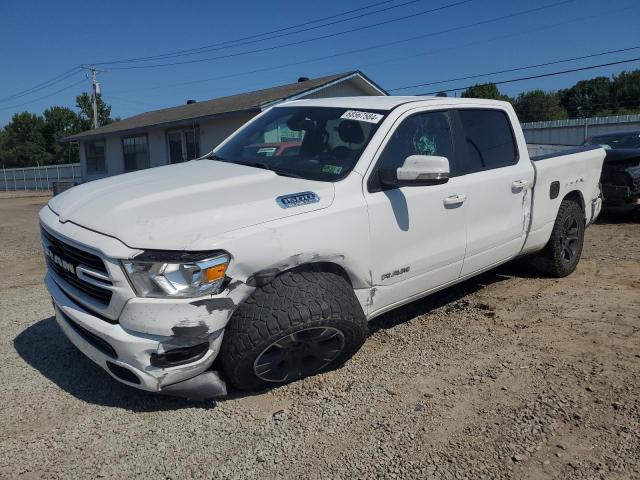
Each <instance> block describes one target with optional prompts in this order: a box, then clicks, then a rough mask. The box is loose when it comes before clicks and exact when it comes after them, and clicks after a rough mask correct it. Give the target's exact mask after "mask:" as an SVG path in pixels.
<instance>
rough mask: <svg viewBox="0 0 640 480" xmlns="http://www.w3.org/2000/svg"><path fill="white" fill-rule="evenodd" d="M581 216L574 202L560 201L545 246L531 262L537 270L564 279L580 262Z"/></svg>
mask: <svg viewBox="0 0 640 480" xmlns="http://www.w3.org/2000/svg"><path fill="white" fill-rule="evenodd" d="M584 230H585V225H584V212H583V211H582V207H581V206H580V204H578V203H577V202H576V201H574V200H563V201H562V203H561V204H560V209H559V210H558V216H557V217H556V221H555V224H554V226H553V230H552V232H551V237H550V238H549V242H548V243H547V245H546V246H545V247H544V249H543V250H542V251H541V252H539V253H537V254H535V255H534V256H533V257H532V258H531V263H532V264H533V266H534V267H536V268H537V269H538V270H540V271H542V272H543V273H546V274H547V275H551V276H553V277H559V278H560V277H566V276H567V275H569V274H571V273H572V272H573V271H574V270H575V269H576V266H577V265H578V262H579V261H580V256H581V255H582V247H583V245H584Z"/></svg>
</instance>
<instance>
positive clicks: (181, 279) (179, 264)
mask: <svg viewBox="0 0 640 480" xmlns="http://www.w3.org/2000/svg"><path fill="white" fill-rule="evenodd" d="M146 257H149V256H145V255H144V254H143V255H142V256H141V258H140V259H133V260H123V261H122V264H123V265H124V269H125V271H126V272H127V275H128V277H129V280H130V281H131V284H132V285H133V287H134V288H135V290H136V293H137V294H138V296H140V297H151V298H192V297H200V296H202V295H208V294H213V293H218V292H219V291H220V288H221V287H222V284H223V282H224V278H225V273H226V271H227V267H228V266H229V260H230V258H229V256H228V255H227V254H217V255H215V256H211V257H209V258H203V259H197V258H194V259H193V260H190V259H189V260H187V259H182V258H180V259H178V258H176V257H175V254H174V252H168V254H167V255H166V258H167V260H166V261H164V260H162V257H163V255H162V253H154V255H151V257H152V258H149V260H147V258H146ZM172 257H173V258H172Z"/></svg>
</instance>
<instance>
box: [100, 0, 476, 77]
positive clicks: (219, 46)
mask: <svg viewBox="0 0 640 480" xmlns="http://www.w3.org/2000/svg"><path fill="white" fill-rule="evenodd" d="M390 1H396V0H389V1H385V2H379V3H377V4H373V5H370V6H368V7H362V8H358V9H355V10H351V11H349V12H343V13H341V14H336V15H332V16H331V17H326V18H324V19H321V20H314V21H310V22H305V23H302V24H300V25H295V26H291V27H286V28H281V29H279V30H274V31H272V32H267V33H262V34H256V35H250V36H248V37H244V38H240V39H236V40H228V41H226V42H219V43H212V44H209V45H203V46H202V47H196V48H190V49H186V50H178V51H175V52H170V53H164V54H158V55H152V56H148V57H136V58H129V59H124V60H112V61H108V62H99V63H97V65H114V64H120V63H138V62H146V61H152V60H164V59H167V58H176V57H183V56H190V55H198V54H201V53H206V52H211V51H216V50H223V49H225V48H235V47H240V46H243V45H250V44H253V43H258V42H264V41H267V40H273V39H274V38H281V37H286V36H289V35H295V34H297V33H301V32H308V31H310V30H317V29H319V28H324V27H328V26H331V25H337V24H339V23H344V22H348V21H351V20H356V19H358V18H363V17H367V16H370V15H375V14H377V13H381V12H386V11H389V10H394V9H396V8H401V7H405V6H407V5H411V4H413V3H418V2H422V1H424V0H409V1H407V2H404V3H400V4H398V5H392V6H389V7H385V8H381V9H378V10H374V11H371V12H366V13H361V14H359V15H355V16H352V17H349V18H343V19H340V20H334V21H332V22H328V23H323V24H322V25H316V26H312V27H307V28H304V29H300V30H295V31H293V32H286V33H279V32H283V31H285V30H292V29H294V28H298V27H300V26H305V25H309V24H312V23H317V22H319V21H323V20H327V19H329V18H335V17H339V16H342V15H347V14H349V13H352V12H355V11H360V10H365V9H368V8H372V7H374V6H377V5H380V4H384V3H390ZM469 1H471V0H469ZM273 33H275V35H271V34H273ZM265 35H271V36H265ZM243 40H244V41H243Z"/></svg>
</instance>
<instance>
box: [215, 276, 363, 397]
mask: <svg viewBox="0 0 640 480" xmlns="http://www.w3.org/2000/svg"><path fill="white" fill-rule="evenodd" d="M367 334H368V326H367V320H366V318H365V316H364V313H363V311H362V308H361V306H360V304H359V302H358V300H357V298H356V296H355V295H354V293H353V288H352V287H351V285H349V283H348V282H347V281H346V280H345V279H344V278H342V277H341V276H339V275H336V274H333V273H328V272H316V271H297V272H293V271H292V272H285V273H283V274H282V275H280V276H278V277H276V278H275V279H274V280H273V281H272V282H271V283H269V284H268V285H265V286H263V287H260V288H258V289H256V290H255V291H254V292H253V294H252V295H251V296H250V297H249V298H248V299H247V300H246V301H245V302H244V303H243V304H242V305H241V306H240V307H238V309H237V310H236V311H235V312H234V314H233V317H232V318H231V320H230V322H229V325H228V326H227V328H226V329H225V334H224V339H223V342H222V350H221V361H222V368H223V370H224V373H225V378H226V380H227V381H229V383H230V384H231V385H233V386H235V387H236V388H238V389H240V390H259V389H262V388H266V387H269V386H275V385H278V384H284V383H288V382H291V381H294V380H298V379H300V378H304V377H307V376H309V375H313V374H315V373H318V372H321V371H325V370H329V369H331V368H335V367H337V366H339V365H341V364H342V363H344V362H345V361H347V360H348V359H349V358H351V356H352V355H353V354H354V353H355V352H357V351H358V349H359V348H360V347H361V346H362V344H363V343H364V341H365V339H366V337H367Z"/></svg>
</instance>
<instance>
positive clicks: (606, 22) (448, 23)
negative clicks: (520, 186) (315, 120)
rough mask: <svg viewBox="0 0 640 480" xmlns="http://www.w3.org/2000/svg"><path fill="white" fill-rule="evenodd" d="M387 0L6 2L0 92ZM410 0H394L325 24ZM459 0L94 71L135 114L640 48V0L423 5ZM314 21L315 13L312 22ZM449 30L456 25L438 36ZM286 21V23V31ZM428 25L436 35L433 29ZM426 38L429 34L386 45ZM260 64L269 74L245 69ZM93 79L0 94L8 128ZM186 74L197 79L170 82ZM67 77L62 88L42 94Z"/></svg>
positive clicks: (548, 82)
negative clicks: (329, 79)
mask: <svg viewBox="0 0 640 480" xmlns="http://www.w3.org/2000/svg"><path fill="white" fill-rule="evenodd" d="M380 1H381V0H351V1H349V2H345V1H337V0H325V1H323V2H307V1H304V2H291V1H288V2H287V1H283V0H268V1H264V0H263V1H256V0H254V1H245V2H241V1H237V2H222V1H188V2H175V1H165V0H154V1H135V2H134V1H114V0H111V1H101V2H98V1H93V0H84V1H65V2H51V1H44V0H41V1H33V0H21V1H19V2H18V1H14V2H9V1H5V2H2V3H1V4H0V59H1V63H0V65H2V69H1V72H2V75H0V98H2V99H4V98H5V97H9V96H12V95H13V94H16V93H19V92H22V91H24V90H25V89H28V88H30V87H33V86H34V85H37V84H39V83H40V82H43V81H47V80H49V79H51V78H53V77H56V76H57V75H60V74H62V73H64V72H66V71H68V70H69V69H71V68H73V67H76V66H78V65H80V64H91V63H99V62H106V61H112V60H121V59H129V58H133V57H145V56H153V55H158V54H163V53H167V52H174V51H178V50H185V49H192V48H196V47H201V46H204V45H212V44H219V43H221V42H227V41H230V40H236V39H238V38H242V37H247V36H250V35H255V34H259V33H264V32H269V31H273V30H278V29H281V28H284V27H288V26H291V25H295V24H299V23H303V22H307V21H310V20H315V19H319V18H323V17H327V16H330V15H334V14H338V13H341V12H344V11H347V10H353V9H358V8H360V7H364V6H367V5H371V4H373V3H379V2H380ZM407 1H408V0H395V1H393V2H389V3H384V4H381V5H378V6H377V7H373V8H371V9H368V10H361V11H358V12H355V13H353V14H350V15H347V16H344V17H336V18H334V19H331V20H328V21H327V22H329V21H335V20H339V19H342V18H347V17H351V16H355V15H361V14H363V13H367V12H371V11H373V10H378V9H383V8H388V7H391V6H394V5H399V4H402V3H406V2H407ZM460 1H461V0H415V1H414V2H412V3H410V4H407V5H404V6H402V7H400V8H394V9H390V10H386V11H384V12H379V13H377V14H373V15H368V16H364V17H362V18H358V19H353V20H350V21H346V22H342V23H337V24H334V25H331V26H327V27H323V28H317V29H313V30H308V31H303V32H299V33H296V34H293V35H287V36H282V37H280V38H274V39H271V40H261V41H259V42H256V43H249V44H246V45H243V46H237V47H230V46H228V45H226V46H225V45H221V46H217V47H213V48H216V50H214V51H209V52H206V53H203V54H199V55H193V56H182V57H176V58H173V59H169V60H162V61H156V63H165V62H170V61H189V60H196V59H203V58H209V57H213V56H224V55H230V54H235V53H238V52H243V51H247V50H255V49H261V48H266V47H270V46H275V45H280V44H285V43H290V42H296V41H300V40H304V39H308V38H311V37H316V36H321V35H325V34H330V33H335V32H342V31H344V30H349V29H353V28H359V27H363V26H367V25H370V24H373V23H379V22H384V21H388V20H392V19H395V18H399V17H407V16H409V18H406V19H404V20H400V21H396V22H390V23H387V24H385V25H380V26H377V27H374V28H367V29H363V30H360V31H356V32H352V33H346V34H340V35H338V36H335V37H332V38H326V39H322V40H317V41H312V42H307V43H302V44H299V45H294V46H288V47H284V48H277V49H273V50H269V51H264V52H258V53H251V54H247V55H238V56H233V57H229V58H223V59H217V60H207V61H202V62H197V63H190V64H183V65H174V66H164V67H156V68H144V69H130V70H119V69H117V67H124V66H132V65H143V64H144V63H142V64H141V63H135V64H111V65H104V66H101V67H100V68H103V69H104V70H106V71H105V72H103V73H101V74H100V75H99V81H100V83H101V86H102V93H103V96H104V98H105V100H106V101H107V102H108V103H110V104H111V105H112V107H113V109H112V115H113V116H120V117H128V116H131V115H134V114H136V113H140V112H144V111H147V110H152V109H156V108H162V107H166V106H174V105H179V104H182V103H184V102H185V101H186V100H187V99H190V98H193V99H196V100H204V99H209V98H215V97H219V96H225V95H232V94H235V93H241V92H244V91H250V90H256V89H259V88H265V87H269V86H274V85H279V84H283V83H290V82H294V81H295V80H296V79H297V78H298V77H299V76H303V75H304V76H308V77H316V76H322V75H328V74H332V73H337V72H343V71H348V70H354V69H361V70H362V71H364V72H365V73H366V74H367V75H369V76H370V77H371V78H372V79H373V80H374V81H376V82H377V83H378V84H380V85H381V86H382V87H384V88H387V89H393V88H396V87H401V86H405V85H413V84H418V83H426V82H435V81H440V80H447V79H452V78H456V77H462V76H466V75H474V74H479V73H486V72H493V71H498V70H504V69H509V68H515V67H520V66H527V65H533V64H537V63H543V62H548V61H555V60H563V59H567V58H571V57H577V56H583V55H588V54H592V53H600V52H604V51H608V50H614V49H621V48H627V47H633V46H640V28H639V27H638V25H639V21H640V3H639V2H638V1H637V0H609V1H607V2H602V1H601V0H575V1H572V2H569V3H565V4H562V5H558V6H555V7H552V8H548V9H545V10H541V11H538V12H533V13H529V14H526V15H520V16H514V17H512V18H510V19H505V20H500V21H496V22H490V23H485V24H483V25H479V26H476V27H470V28H462V29H460V28H458V27H463V26H465V25H469V24H472V23H475V22H480V21H484V20H491V19H494V18H496V17H502V16H505V15H509V14H512V13H517V12H522V11H524V10H529V9H532V8H536V7H540V6H544V5H551V4H555V3H558V2H560V1H561V0H530V1H513V0H468V1H466V3H462V4H459V5H457V6H453V7H450V8H445V9H442V10H439V11H437V12H433V13H429V14H421V12H424V11H425V10H428V9H433V8H438V7H442V6H445V5H449V4H453V3H457V2H460ZM321 23H326V22H321ZM316 25H319V23H315V24H312V25H309V26H310V27H311V26H316ZM448 29H454V30H453V31H450V32H448V33H440V34H438V33H437V32H441V31H443V30H448ZM290 32H291V30H287V31H284V32H280V33H279V34H282V33H290ZM429 33H436V34H434V35H430V36H426V34H429ZM419 35H425V36H423V37H422V38H419V39H415V40H411V41H407V42H402V43H397V44H395V45H389V46H382V47H379V45H381V44H385V43H389V42H393V41H399V40H404V39H407V38H410V37H416V36H419ZM376 46H378V47H377V48H374V47H376ZM358 49H359V50H360V51H359V52H357V53H352V54H345V55H339V56H336V57H334V58H331V59H322V60H314V61H310V62H307V63H299V64H297V65H292V66H286V67H281V68H275V67H280V66H282V65H285V64H291V63H298V62H304V61H305V60H310V59H317V58H318V57H325V56H328V55H333V54H341V53H343V52H348V51H351V50H358ZM636 57H640V50H635V51H630V52H626V53H617V54H611V55H606V56H600V57H595V58H591V59H583V60H579V61H573V62H568V63H562V64H558V65H553V66H547V67H539V68H535V69H530V70H525V71H522V72H515V73H505V74H499V75H493V76H488V77H483V78H480V79H477V80H466V81H457V82H450V83H443V84H439V85H437V86H433V87H417V88H413V89H408V90H402V91H397V92H392V93H399V94H400V93H401V94H417V93H424V92H429V91H432V90H436V89H440V88H441V89H445V88H457V87H463V86H466V85H469V84H473V83H481V82H483V81H490V80H500V79H508V78H516V77H521V76H527V75H537V74H541V73H545V72H551V71H557V70H566V69H571V68H579V67H583V66H588V65H595V64H600V63H608V62H614V61H618V60H624V59H630V58H636ZM148 63H149V62H147V64H148ZM634 68H640V62H638V61H636V62H635V63H631V64H626V65H616V66H610V67H604V68H600V69H596V70H590V71H583V72H576V73H571V74H566V75H561V76H556V77H550V78H545V79H536V80H529V81H525V82H519V83H512V84H508V85H504V86H501V87H500V88H501V90H502V91H503V92H505V93H508V94H510V95H515V94H517V93H519V92H521V91H523V90H529V89H533V88H542V89H545V90H551V89H558V88H562V87H566V86H569V85H572V84H573V83H575V82H576V81H577V80H580V79H585V78H591V77H593V76H596V75H611V74H616V73H619V72H620V71H622V70H625V69H626V70H630V69H634ZM253 70H263V71H262V72H259V73H251V74H242V73H244V72H248V71H253ZM235 74H242V75H235ZM232 75H233V76H232ZM84 77H85V74H84V73H81V72H77V73H72V74H70V75H69V77H66V78H64V80H63V81H60V82H58V83H55V84H53V85H51V86H50V87H48V88H46V89H43V90H41V91H38V92H34V93H33V94H30V95H25V96H21V97H19V98H13V99H10V100H4V101H0V126H1V125H4V124H6V123H7V122H8V121H9V120H10V118H11V116H12V115H13V114H14V113H16V112H19V111H24V110H28V111H32V112H35V113H41V112H42V111H43V110H44V109H45V108H47V107H49V106H51V105H62V106H69V107H74V103H75V101H74V99H75V96H76V95H78V94H79V93H81V92H82V91H89V89H90V82H89V80H84V81H83V78H84ZM225 77H226V78H225ZM208 79H209V80H208ZM77 82H79V83H78V84H77V85H75V86H73V87H71V85H72V84H74V83H77ZM184 82H197V83H191V84H188V85H175V84H177V83H184ZM67 87H69V88H68V89H67V90H64V91H62V92H60V93H56V94H54V95H51V96H50V97H48V98H44V99H42V100H37V99H38V98H39V97H42V96H45V95H49V94H52V93H54V92H56V91H57V90H61V89H64V88H67ZM34 100H36V101H34ZM27 102H29V103H27ZM22 104H24V105H22Z"/></svg>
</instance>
